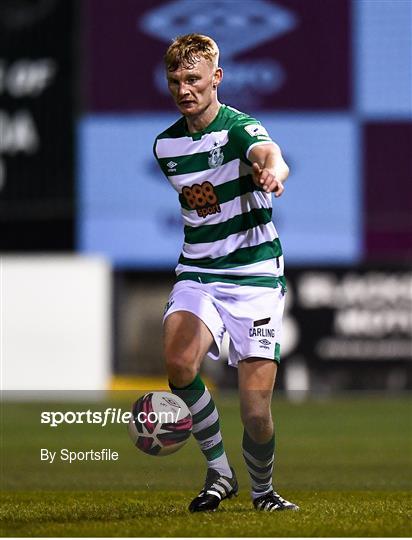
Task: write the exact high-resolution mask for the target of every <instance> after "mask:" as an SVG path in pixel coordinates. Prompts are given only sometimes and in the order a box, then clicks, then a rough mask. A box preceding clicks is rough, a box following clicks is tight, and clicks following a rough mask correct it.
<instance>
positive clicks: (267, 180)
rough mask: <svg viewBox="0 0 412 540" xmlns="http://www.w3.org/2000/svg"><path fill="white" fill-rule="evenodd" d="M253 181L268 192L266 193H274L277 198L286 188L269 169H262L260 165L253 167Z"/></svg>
mask: <svg viewBox="0 0 412 540" xmlns="http://www.w3.org/2000/svg"><path fill="white" fill-rule="evenodd" d="M252 174H253V181H254V182H255V184H256V185H257V186H259V187H261V188H262V189H263V191H266V193H274V194H275V197H280V196H281V195H282V193H283V192H284V190H285V188H284V186H283V184H282V182H281V181H280V180H277V179H276V176H275V175H274V174H273V172H272V171H270V170H269V169H265V168H262V167H260V165H259V164H258V163H256V162H255V163H253V165H252Z"/></svg>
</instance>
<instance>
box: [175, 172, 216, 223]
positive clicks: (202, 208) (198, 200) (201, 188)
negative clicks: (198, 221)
mask: <svg viewBox="0 0 412 540" xmlns="http://www.w3.org/2000/svg"><path fill="white" fill-rule="evenodd" d="M182 195H183V196H184V198H185V200H186V202H187V204H188V205H189V207H190V208H191V210H196V212H197V215H198V216H199V217H202V218H205V217H207V216H210V215H212V214H216V213H219V212H220V211H221V210H220V204H219V201H218V198H217V195H216V193H215V188H214V187H213V185H212V184H211V183H210V182H207V181H206V182H203V183H202V184H193V185H192V186H190V187H189V186H185V187H184V188H183V189H182Z"/></svg>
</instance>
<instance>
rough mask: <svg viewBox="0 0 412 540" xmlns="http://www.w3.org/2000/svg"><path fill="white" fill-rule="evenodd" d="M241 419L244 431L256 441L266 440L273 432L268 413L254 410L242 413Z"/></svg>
mask: <svg viewBox="0 0 412 540" xmlns="http://www.w3.org/2000/svg"><path fill="white" fill-rule="evenodd" d="M242 420H243V425H244V427H245V429H246V431H247V432H248V434H249V435H250V437H251V438H252V439H253V440H254V441H256V442H257V443H263V442H266V441H267V440H268V439H269V438H270V437H271V436H272V434H273V422H272V418H271V416H270V413H266V412H263V411H262V412H259V411H254V412H251V413H249V414H244V415H243V418H242Z"/></svg>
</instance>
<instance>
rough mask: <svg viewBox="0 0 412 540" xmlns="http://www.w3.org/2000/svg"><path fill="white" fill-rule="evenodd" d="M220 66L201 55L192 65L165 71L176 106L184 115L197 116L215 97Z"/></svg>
mask: <svg viewBox="0 0 412 540" xmlns="http://www.w3.org/2000/svg"><path fill="white" fill-rule="evenodd" d="M220 71H221V70H220V68H218V69H217V70H216V68H215V67H214V66H213V64H212V62H210V61H209V60H206V59H205V58H203V57H201V58H200V60H199V61H198V62H196V64H194V65H193V66H192V67H190V68H187V67H179V68H178V69H176V70H175V71H168V72H167V84H168V87H169V90H170V93H171V94H172V96H173V99H174V101H175V103H176V106H177V108H178V109H179V111H180V112H181V113H182V114H183V115H184V116H198V115H199V114H201V113H202V112H203V111H204V110H206V109H207V108H208V107H209V105H210V104H211V103H212V101H213V100H214V99H216V88H214V87H213V86H214V85H216V86H217V84H218V82H219V81H220Z"/></svg>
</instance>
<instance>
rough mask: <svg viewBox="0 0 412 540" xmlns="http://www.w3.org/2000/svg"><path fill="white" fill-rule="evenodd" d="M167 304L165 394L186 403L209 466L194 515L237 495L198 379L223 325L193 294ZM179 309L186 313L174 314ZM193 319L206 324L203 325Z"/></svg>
mask: <svg viewBox="0 0 412 540" xmlns="http://www.w3.org/2000/svg"><path fill="white" fill-rule="evenodd" d="M171 298H172V300H173V310H174V311H173V312H172V313H170V314H167V313H166V318H165V321H164V351H165V358H166V367H167V372H168V376H169V381H170V388H171V390H172V392H173V393H175V394H176V395H178V396H179V397H181V398H182V399H183V401H185V403H186V404H187V406H188V407H189V410H190V412H191V413H192V418H193V435H194V437H195V438H196V440H197V441H198V443H199V446H200V449H201V451H202V452H203V455H204V456H205V458H206V460H207V466H208V473H207V477H206V482H205V486H204V488H203V489H202V491H201V492H200V493H199V496H198V497H196V498H195V499H194V500H193V501H192V503H191V505H190V506H189V509H190V510H191V511H193V512H194V511H204V510H214V509H216V508H217V506H218V505H219V503H220V502H221V500H222V499H224V498H226V497H231V496H232V495H233V494H236V493H237V489H238V488H237V481H236V477H235V475H234V472H233V469H231V468H230V466H229V463H228V460H227V456H226V453H225V450H224V446H223V441H222V435H221V432H220V424H219V415H218V411H217V409H216V406H215V403H214V401H213V398H212V396H211V395H210V393H209V390H208V389H207V387H206V386H205V384H204V382H203V381H202V379H201V377H200V375H199V373H198V371H199V367H200V365H201V362H202V360H203V358H204V356H205V355H206V354H207V353H208V352H209V350H210V349H213V348H214V347H215V349H216V344H217V342H218V341H219V345H220V337H221V334H222V331H223V325H222V322H221V320H220V317H219V314H218V313H217V311H216V310H215V308H213V305H212V306H211V307H210V306H209V307H208V306H207V303H208V302H209V301H210V300H209V299H208V298H207V297H206V296H205V295H203V296H202V295H200V294H198V293H196V290H195V291H193V290H192V291H190V290H188V289H185V290H182V288H180V289H179V288H178V289H177V291H176V290H175V291H174V293H172V295H171ZM182 306H186V309H190V310H191V311H186V310H183V309H181V310H179V307H182ZM193 312H194V313H193ZM195 313H198V314H199V315H200V316H201V317H202V318H203V319H205V320H206V322H207V325H206V323H205V322H203V320H202V319H201V318H200V317H199V316H197V315H195ZM215 354H216V353H215Z"/></svg>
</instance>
